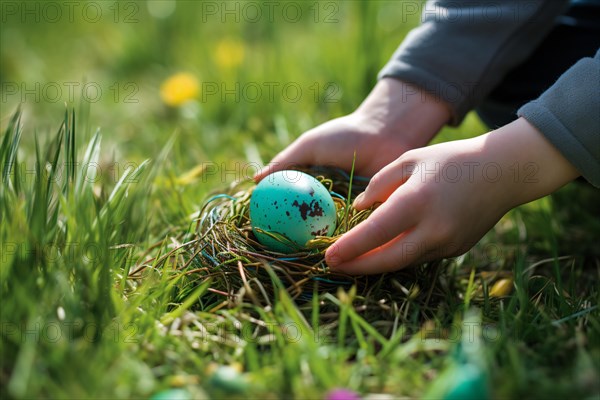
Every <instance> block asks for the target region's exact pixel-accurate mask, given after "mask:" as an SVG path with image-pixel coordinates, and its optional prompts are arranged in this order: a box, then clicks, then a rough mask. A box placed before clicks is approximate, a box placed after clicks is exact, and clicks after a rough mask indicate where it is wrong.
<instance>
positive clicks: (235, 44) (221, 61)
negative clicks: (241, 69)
mask: <svg viewBox="0 0 600 400" xmlns="http://www.w3.org/2000/svg"><path fill="white" fill-rule="evenodd" d="M215 61H216V63H217V65H218V66H219V67H221V68H234V67H237V66H238V65H240V64H241V63H242V61H244V45H243V44H242V43H241V42H239V41H238V40H235V39H231V38H225V39H223V40H221V41H220V42H219V43H218V44H217V48H216V49H215Z"/></svg>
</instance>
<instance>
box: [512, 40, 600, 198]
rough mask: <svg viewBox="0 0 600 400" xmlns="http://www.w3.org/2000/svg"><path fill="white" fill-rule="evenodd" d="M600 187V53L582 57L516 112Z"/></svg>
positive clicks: (584, 175)
mask: <svg viewBox="0 0 600 400" xmlns="http://www.w3.org/2000/svg"><path fill="white" fill-rule="evenodd" d="M517 114H518V115H519V117H524V118H525V119H527V121H529V122H530V123H532V124H533V125H534V126H535V127H536V128H538V129H539V130H540V131H541V132H542V134H543V135H544V136H545V137H546V138H547V139H548V140H549V141H550V142H551V143H552V144H553V145H554V146H555V147H556V148H557V149H558V150H559V151H560V152H561V153H562V155H563V156H565V158H566V159H567V160H569V161H570V162H571V164H573V166H575V168H577V170H579V172H580V173H581V175H583V177H584V178H586V179H587V180H588V181H589V182H590V183H591V184H593V185H594V186H596V187H600V50H598V52H597V53H596V56H595V57H594V58H582V59H581V60H580V61H578V62H577V63H576V64H575V65H574V66H572V67H571V68H570V69H569V70H568V71H567V72H565V73H564V74H563V75H562V76H561V77H560V78H559V79H558V81H556V83H555V84H554V85H552V86H551V87H550V88H549V89H548V90H547V91H545V92H544V93H543V94H542V95H541V96H540V97H539V98H538V99H537V100H534V101H532V102H529V103H527V104H525V105H524V106H523V107H521V108H520V109H519V111H518V112H517Z"/></svg>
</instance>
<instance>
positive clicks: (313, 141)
mask: <svg viewBox="0 0 600 400" xmlns="http://www.w3.org/2000/svg"><path fill="white" fill-rule="evenodd" d="M449 118H450V112H449V109H448V107H447V106H446V104H445V103H443V102H440V101H438V100H436V99H434V98H433V97H432V96H431V95H429V94H426V93H425V92H422V91H420V90H419V89H417V88H415V87H413V86H410V85H408V84H406V83H404V82H402V81H399V80H396V79H393V78H384V79H382V80H380V81H379V82H378V83H377V85H376V86H375V88H374V89H373V91H372V92H371V93H370V94H369V96H368V97H367V98H366V99H365V101H364V102H363V103H362V104H361V105H360V106H359V107H358V109H357V110H356V111H355V112H353V113H352V114H349V115H346V116H344V117H341V118H337V119H334V120H331V121H328V122H326V123H324V124H322V125H320V126H317V127H316V128H313V129H311V130H309V131H307V132H305V133H304V134H303V135H302V136H300V137H299V138H298V139H297V140H296V141H295V142H294V143H292V144H291V145H290V146H289V147H287V148H286V149H285V150H283V151H282V152H281V153H279V154H278V155H277V156H276V157H275V158H273V160H272V161H271V162H270V163H269V165H267V166H266V167H265V168H263V169H262V170H261V171H259V172H258V173H257V174H256V176H255V177H254V179H255V180H256V181H257V182H258V181H260V180H261V179H263V178H264V177H265V176H267V175H268V174H270V173H272V172H275V171H279V170H283V169H288V168H290V167H292V166H310V165H319V166H331V167H339V168H342V169H345V170H346V171H350V169H351V168H352V161H353V159H354V154H355V153H356V164H355V172H356V173H357V174H359V175H363V176H367V177H370V176H373V175H374V174H375V173H377V172H378V171H379V170H380V169H381V168H383V167H384V166H385V165H387V164H389V163H390V162H392V161H393V160H395V159H396V158H398V157H399V156H400V155H402V154H403V153H404V152H405V151H408V150H411V149H414V148H417V147H422V146H425V145H426V144H427V143H428V142H429V141H430V140H431V139H432V138H433V137H434V136H435V135H436V134H437V132H438V131H439V130H440V128H441V127H442V126H443V125H444V124H445V123H446V122H447V121H448V119H449Z"/></svg>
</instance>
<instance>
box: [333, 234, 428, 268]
mask: <svg viewBox="0 0 600 400" xmlns="http://www.w3.org/2000/svg"><path fill="white" fill-rule="evenodd" d="M425 231H426V230H425V229H420V228H419V227H418V228H415V229H414V230H412V231H409V232H406V233H405V234H403V235H400V236H399V237H397V238H396V239H394V240H392V241H391V242H388V243H386V244H384V245H383V246H380V247H378V248H376V249H374V250H372V251H370V252H368V253H366V254H363V255H361V256H360V257H358V258H355V259H353V260H350V261H347V262H344V263H342V264H339V265H337V266H335V267H331V269H332V270H334V271H340V272H343V273H346V274H349V275H371V274H381V273H384V272H391V271H397V270H400V269H402V268H405V267H408V266H410V265H413V264H416V263H417V262H420V261H422V260H423V258H424V257H427V255H428V254H429V253H430V251H429V247H428V246H427V243H426V242H425V241H426V235H425V234H424V232H425Z"/></svg>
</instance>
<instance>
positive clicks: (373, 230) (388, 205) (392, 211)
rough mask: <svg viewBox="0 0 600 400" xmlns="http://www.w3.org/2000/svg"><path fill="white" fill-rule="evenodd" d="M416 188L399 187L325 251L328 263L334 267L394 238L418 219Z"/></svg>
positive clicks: (413, 224)
mask: <svg viewBox="0 0 600 400" xmlns="http://www.w3.org/2000/svg"><path fill="white" fill-rule="evenodd" d="M415 200H416V196H415V192H414V189H413V188H412V187H410V186H406V187H400V188H398V190H397V191H396V192H394V194H393V195H392V196H390V198H389V199H388V201H386V202H385V203H383V204H382V205H381V206H380V207H379V208H377V209H376V210H375V211H373V213H372V214H371V215H370V216H369V217H368V218H367V219H366V220H365V221H363V222H361V223H360V224H358V225H357V226H356V227H354V228H352V229H351V230H349V231H348V232H346V233H345V234H344V235H342V237H340V238H339V239H338V240H337V241H336V242H335V243H334V244H332V245H331V246H330V247H329V249H327V252H326V253H325V260H326V262H327V264H328V265H329V266H331V267H334V266H336V265H338V264H341V263H344V262H347V261H350V260H352V259H354V258H356V257H358V256H360V255H362V254H365V253H367V252H369V251H371V250H373V249H375V248H377V247H379V246H382V245H384V244H385V243H387V242H389V241H391V240H393V239H394V238H396V237H397V236H398V235H400V234H401V233H402V232H404V231H406V230H408V229H410V228H412V227H413V226H415V225H416V223H417V221H418V214H419V213H418V212H416V210H418V205H417V204H416V202H415Z"/></svg>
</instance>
